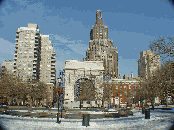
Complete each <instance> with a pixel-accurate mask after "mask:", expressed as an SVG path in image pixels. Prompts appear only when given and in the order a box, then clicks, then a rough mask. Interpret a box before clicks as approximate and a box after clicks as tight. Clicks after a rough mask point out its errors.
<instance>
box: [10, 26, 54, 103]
mask: <svg viewBox="0 0 174 130" xmlns="http://www.w3.org/2000/svg"><path fill="white" fill-rule="evenodd" d="M15 40H16V43H15V44H16V45H15V48H16V49H15V54H14V55H15V57H14V70H13V73H14V75H16V76H19V77H20V78H21V79H22V81H23V82H27V81H29V82H31V81H38V80H40V81H41V82H44V83H46V84H47V90H45V91H47V97H46V99H45V100H44V102H43V104H44V105H49V104H50V105H51V103H52V101H53V87H54V85H55V82H56V69H55V61H56V60H55V55H56V54H55V51H54V50H53V45H52V44H51V41H50V40H49V35H41V34H40V31H39V29H38V25H37V24H34V23H28V26H27V27H19V28H18V29H17V31H16V39H15Z"/></svg>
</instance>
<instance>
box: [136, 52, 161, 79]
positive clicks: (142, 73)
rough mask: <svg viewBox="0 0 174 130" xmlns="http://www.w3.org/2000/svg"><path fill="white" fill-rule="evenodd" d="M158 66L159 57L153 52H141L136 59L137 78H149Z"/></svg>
mask: <svg viewBox="0 0 174 130" xmlns="http://www.w3.org/2000/svg"><path fill="white" fill-rule="evenodd" d="M159 66H160V56H159V55H155V54H154V52H153V51H150V50H147V51H141V52H140V55H139V59H138V77H146V78H149V76H150V74H151V73H152V72H153V71H155V70H156V69H157V67H159Z"/></svg>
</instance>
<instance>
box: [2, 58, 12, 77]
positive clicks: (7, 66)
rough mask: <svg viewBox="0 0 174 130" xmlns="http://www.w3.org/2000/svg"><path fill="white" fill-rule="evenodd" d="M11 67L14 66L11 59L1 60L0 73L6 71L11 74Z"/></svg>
mask: <svg viewBox="0 0 174 130" xmlns="http://www.w3.org/2000/svg"><path fill="white" fill-rule="evenodd" d="M13 67H14V61H13V60H8V61H6V60H5V61H4V62H2V74H3V73H5V72H6V73H8V74H13Z"/></svg>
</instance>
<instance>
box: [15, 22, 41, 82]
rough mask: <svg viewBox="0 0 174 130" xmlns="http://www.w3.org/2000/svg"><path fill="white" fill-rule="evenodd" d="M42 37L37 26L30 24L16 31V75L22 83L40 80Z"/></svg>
mask: <svg viewBox="0 0 174 130" xmlns="http://www.w3.org/2000/svg"><path fill="white" fill-rule="evenodd" d="M40 39H41V37H40V31H39V29H38V25H37V24H32V23H29V24H28V27H20V28H18V29H17V31H16V39H15V40H16V43H15V44H16V45H15V48H16V49H15V54H14V55H15V57H14V60H15V62H14V74H15V75H16V76H19V77H20V78H21V79H22V81H24V82H26V81H33V80H38V79H39V67H40V52H41V40H40Z"/></svg>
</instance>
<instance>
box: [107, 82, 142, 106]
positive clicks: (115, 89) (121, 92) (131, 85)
mask: <svg viewBox="0 0 174 130" xmlns="http://www.w3.org/2000/svg"><path fill="white" fill-rule="evenodd" d="M107 84H108V85H110V86H112V87H111V88H112V89H111V91H110V99H109V103H110V105H111V107H112V106H113V107H117V106H120V107H131V106H132V105H134V104H136V105H137V106H138V103H139V101H138V99H136V98H135V95H136V90H137V87H139V81H138V80H136V79H111V80H110V81H109V82H107Z"/></svg>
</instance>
